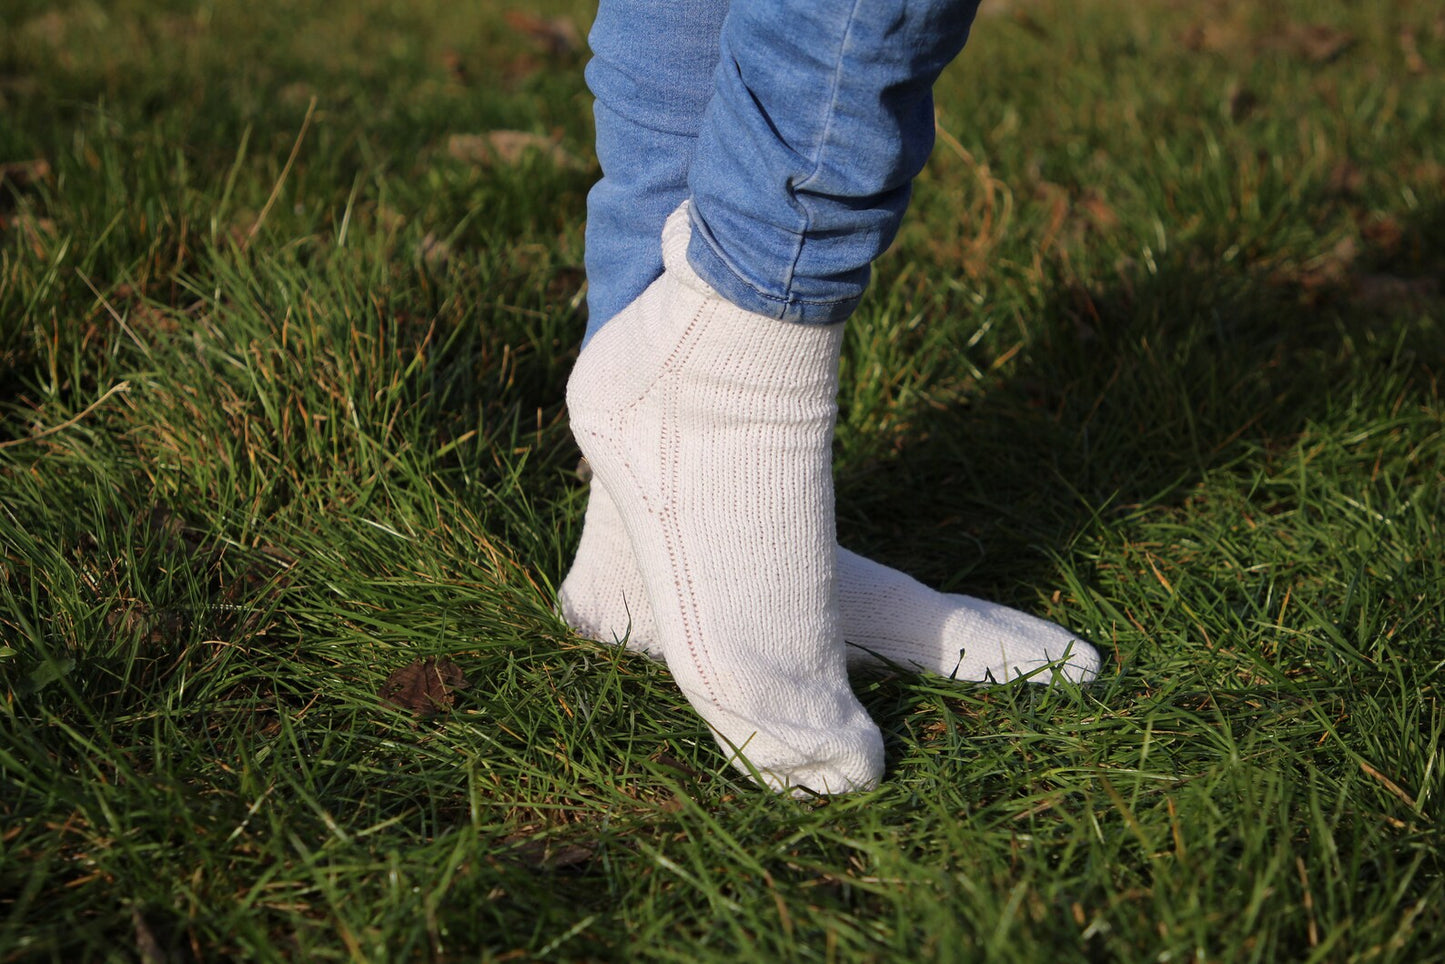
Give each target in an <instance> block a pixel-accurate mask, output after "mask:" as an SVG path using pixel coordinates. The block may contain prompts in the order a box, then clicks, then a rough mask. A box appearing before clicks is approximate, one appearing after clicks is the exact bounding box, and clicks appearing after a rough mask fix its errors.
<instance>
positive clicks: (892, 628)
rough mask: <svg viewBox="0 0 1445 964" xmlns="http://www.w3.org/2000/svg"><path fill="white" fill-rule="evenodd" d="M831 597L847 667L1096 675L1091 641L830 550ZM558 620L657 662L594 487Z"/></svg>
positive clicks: (623, 546)
mask: <svg viewBox="0 0 1445 964" xmlns="http://www.w3.org/2000/svg"><path fill="white" fill-rule="evenodd" d="M838 595H839V604H840V605H839V608H840V612H841V615H842V621H843V638H844V639H845V640H846V641H847V643H848V650H847V658H848V664H849V665H850V666H853V667H856V668H883V667H887V666H900V667H902V668H904V669H912V670H919V671H922V672H928V673H937V674H939V675H941V676H950V677H952V678H954V679H958V680H964V681H969V682H998V683H1003V682H1006V681H1008V680H1011V679H1013V678H1014V677H1016V676H1027V677H1028V679H1029V680H1030V681H1031V682H1035V683H1049V682H1052V681H1053V679H1054V674H1053V672H1052V670H1053V669H1054V668H1057V669H1058V671H1059V674H1060V675H1061V676H1063V677H1064V678H1065V679H1068V680H1072V681H1073V682H1076V683H1087V682H1088V681H1089V680H1091V679H1093V678H1094V677H1095V676H1097V675H1098V672H1099V654H1098V652H1097V651H1095V649H1094V647H1092V646H1090V645H1089V644H1088V643H1085V642H1083V641H1082V640H1080V639H1078V638H1077V637H1075V636H1074V635H1073V634H1071V633H1070V632H1069V631H1068V630H1066V629H1064V628H1063V627H1062V626H1057V625H1055V624H1054V623H1051V622H1047V621H1045V620H1042V619H1039V618H1037V617H1035V616H1030V615H1028V614H1027V613H1022V612H1019V611H1018V610H1016V609H1009V608H1008V607H1007V606H1000V605H998V604H997V603H991V602H986V601H984V600H982V599H975V598H974V597H972V596H962V595H954V594H950V593H941V592H936V591H935V590H932V589H929V588H928V587H927V586H925V585H923V584H922V583H920V582H918V581H917V580H916V579H914V578H912V577H911V576H908V575H905V574H904V573H901V572H899V571H898V570H896V569H890V568H888V567H887V566H884V565H880V564H879V563H876V562H874V561H872V560H871V559H866V558H864V557H863V556H860V555H857V554H856V553H852V552H849V551H848V550H847V549H843V548H841V547H840V548H839V549H838ZM557 597H558V601H559V603H560V607H561V610H562V615H563V618H565V619H566V620H567V623H568V625H570V626H571V627H572V628H573V629H575V630H576V631H577V632H578V633H580V634H582V635H583V636H586V637H587V638H588V639H595V640H597V641H599V642H604V643H613V642H620V643H622V644H624V645H626V646H627V648H628V649H630V650H633V651H634V652H639V653H645V654H647V655H649V656H652V657H654V658H656V659H661V658H662V653H661V651H660V650H659V649H658V648H657V629H656V626H655V624H654V622H653V619H652V611H651V609H650V608H649V607H648V604H647V596H646V593H645V592H644V591H643V588H642V577H641V575H640V574H639V573H638V571H637V564H636V562H635V561H634V560H633V559H632V556H631V551H630V548H629V547H628V545H627V539H626V536H625V534H624V532H623V528H622V519H621V517H620V516H618V514H617V508H616V506H614V505H613V504H612V500H611V498H610V497H609V496H608V495H607V492H606V491H605V490H603V489H601V488H598V487H596V486H594V487H593V488H592V491H591V493H590V494H589V496H588V502H587V518H586V521H585V523H584V525H583V527H582V539H581V541H580V542H579V544H578V546H577V556H576V558H575V559H574V560H573V563H572V568H571V570H570V571H569V572H568V573H567V578H566V579H565V580H564V581H563V583H562V587H561V589H560V590H558V593H557Z"/></svg>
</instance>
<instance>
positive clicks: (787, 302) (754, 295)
mask: <svg viewBox="0 0 1445 964" xmlns="http://www.w3.org/2000/svg"><path fill="white" fill-rule="evenodd" d="M692 228H693V230H692V238H691V240H690V241H689V242H688V246H687V262H688V264H689V265H691V266H692V270H693V271H695V272H697V276H698V277H699V278H701V279H702V280H703V281H705V282H707V283H708V284H709V285H710V286H711V287H712V289H713V290H714V291H716V292H717V293H718V294H719V295H721V296H722V297H723V298H724V299H726V300H727V301H729V302H731V303H732V304H734V305H737V306H738V307H739V308H741V309H743V310H744V311H750V312H752V313H753V314H756V315H762V316H763V317H765V318H773V319H776V320H778V321H786V322H791V323H793V324H799V325H834V324H837V323H838V322H840V321H846V320H847V319H848V317H849V316H850V315H852V314H853V311H854V310H855V309H856V308H857V307H858V302H859V301H860V300H861V295H859V296H854V297H850V298H845V299H842V300H839V301H805V300H802V299H800V298H795V297H791V296H785V297H778V296H777V295H771V294H768V293H767V292H765V291H760V290H759V289H758V288H757V287H755V286H754V285H753V284H751V283H750V282H749V281H747V279H745V278H743V277H742V276H741V275H739V274H738V273H737V272H736V271H735V270H733V267H732V265H731V264H729V263H728V261H727V259H726V258H725V257H723V254H722V252H721V251H719V250H718V249H717V247H716V245H715V244H714V243H713V242H712V240H711V239H710V238H709V237H708V232H707V227H706V226H705V225H701V224H699V223H698V220H697V218H695V217H694V218H693V220H692Z"/></svg>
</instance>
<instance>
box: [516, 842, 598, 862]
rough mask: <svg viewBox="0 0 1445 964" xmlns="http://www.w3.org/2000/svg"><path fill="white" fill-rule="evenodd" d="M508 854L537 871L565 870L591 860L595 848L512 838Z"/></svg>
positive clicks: (587, 845) (586, 845)
mask: <svg viewBox="0 0 1445 964" xmlns="http://www.w3.org/2000/svg"><path fill="white" fill-rule="evenodd" d="M509 842H510V843H511V844H512V847H511V849H510V851H508V853H509V854H510V855H511V856H512V857H515V858H517V859H519V860H521V861H522V863H524V864H527V865H528V866H530V867H534V868H536V869H538V870H566V869H567V868H569V867H576V866H577V865H579V864H584V863H586V862H587V861H589V860H591V859H592V857H593V856H594V855H595V854H596V853H597V848H596V847H595V846H591V845H589V844H577V843H559V842H555V841H550V840H538V839H536V838H531V839H525V838H516V837H514V838H512V839H511V840H510V841H509Z"/></svg>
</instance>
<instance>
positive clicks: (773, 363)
mask: <svg viewBox="0 0 1445 964" xmlns="http://www.w3.org/2000/svg"><path fill="white" fill-rule="evenodd" d="M688 235H689V227H688V219H687V205H686V204H684V205H683V206H682V207H681V208H679V209H678V211H677V212H675V213H674V214H673V215H672V217H671V218H669V219H668V222H667V226H666V228H665V229H664V231H663V262H664V265H665V271H664V273H663V275H662V277H660V278H659V279H658V280H657V281H655V282H654V283H653V284H652V286H651V287H649V288H648V289H647V291H646V292H644V293H643V295H642V296H641V297H640V298H639V299H638V300H637V301H635V302H633V304H631V305H630V306H629V307H628V308H626V309H625V310H624V311H623V312H622V313H621V314H619V315H618V316H617V317H615V318H613V319H612V320H610V321H609V322H608V323H607V325H606V326H605V327H604V328H603V329H602V330H601V331H600V332H599V333H598V334H597V335H596V336H595V337H594V338H593V339H592V341H591V342H589V343H588V345H587V348H586V350H585V351H584V352H583V353H582V356H581V358H580V359H579V360H578V362H577V367H576V368H575V369H574V370H573V373H572V377H571V379H570V381H569V382H568V386H567V405H568V408H569V410H570V412H571V418H572V430H573V433H574V434H575V436H576V438H577V443H578V445H579V446H580V447H581V449H582V451H583V453H584V454H585V455H586V456H587V459H588V462H589V463H590V464H591V466H592V471H593V483H592V484H593V486H594V487H600V489H602V490H605V491H606V492H607V494H608V496H609V497H610V499H611V501H612V503H613V504H614V505H615V507H616V510H617V518H618V520H619V521H620V522H621V526H622V529H623V530H624V531H625V533H626V536H627V538H626V540H625V541H626V544H627V545H629V546H630V547H631V550H632V555H631V558H632V559H633V560H635V562H636V566H637V571H638V573H639V575H640V580H634V581H640V583H641V585H642V586H643V587H644V588H645V593H644V594H643V595H645V597H646V599H647V602H648V604H649V606H650V610H651V620H652V626H653V630H652V642H651V644H650V645H651V647H652V648H653V651H654V652H657V653H660V655H661V656H662V658H664V659H665V660H666V661H667V665H668V669H669V670H670V671H671V672H672V675H673V678H674V679H675V680H676V681H677V684H678V686H679V687H680V688H681V689H682V691H683V693H684V694H685V695H686V696H687V698H688V701H689V702H690V703H691V704H692V706H693V708H694V709H696V710H697V711H698V713H699V714H700V715H701V716H702V718H703V719H704V720H705V721H706V722H707V723H708V725H709V726H710V727H711V728H712V730H713V732H714V734H715V735H716V736H717V738H718V742H719V743H720V744H721V745H722V747H723V749H724V751H725V752H727V753H728V755H729V757H730V758H731V759H732V761H733V762H734V763H735V764H737V765H738V766H739V767H741V768H742V769H744V770H746V771H749V772H753V773H756V775H757V777H758V778H759V779H760V780H761V781H763V782H764V783H766V784H767V785H769V786H771V787H773V788H775V789H779V790H783V789H797V788H807V789H808V790H811V791H814V792H818V793H840V792H847V791H850V790H857V789H864V788H868V787H871V786H873V785H874V784H876V782H877V781H878V778H879V777H880V776H881V774H882V769H883V744H882V737H881V735H880V733H879V732H878V728H877V726H875V725H874V723H873V721H872V720H870V719H869V718H868V715H867V713H866V712H865V711H864V709H863V707H862V705H861V704H860V703H859V702H858V700H857V697H855V696H854V694H853V691H852V690H851V689H850V687H849V684H848V676H847V667H846V661H845V656H844V646H843V641H842V636H841V628H840V625H839V610H838V596H837V585H836V569H837V549H836V543H835V539H834V528H833V480H832V472H831V465H830V459H831V443H832V436H833V424H834V420H835V417H836V413H837V387H838V354H839V349H840V346H841V341H842V326H841V325H829V326H808V325H798V324H791V323H787V322H781V321H775V320H773V319H769V318H765V317H763V316H760V315H755V314H752V313H750V312H747V311H744V310H743V309H741V308H738V307H736V306H735V305H733V304H731V303H730V302H728V301H726V300H724V299H723V298H722V297H720V296H719V295H718V294H717V293H716V292H715V291H713V290H712V288H710V287H709V286H708V285H707V284H706V283H705V282H704V281H702V280H701V279H700V278H698V277H697V275H696V273H694V272H693V270H692V268H691V267H690V266H689V265H688V263H687V256H686V250H687V241H688ZM594 491H597V488H594ZM599 534H600V533H599ZM613 541H614V542H615V541H616V540H615V536H614V537H613ZM629 578H632V577H629ZM577 585H578V584H577V583H574V584H573V586H574V587H576V586H577ZM634 591H635V590H634ZM569 596H570V594H569ZM565 605H566V604H565V603H564V608H565ZM625 608H626V603H625V602H624V610H625Z"/></svg>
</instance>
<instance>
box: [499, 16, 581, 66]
mask: <svg viewBox="0 0 1445 964" xmlns="http://www.w3.org/2000/svg"><path fill="white" fill-rule="evenodd" d="M504 16H505V17H506V19H507V26H509V27H511V28H512V29H513V30H515V31H517V32H518V33H520V34H522V35H523V36H525V37H527V38H528V39H530V40H531V41H532V42H533V43H535V44H537V46H539V47H541V48H542V49H543V50H544V51H546V52H547V54H549V55H550V56H553V57H570V56H573V55H574V54H577V53H580V52H581V50H582V33H581V31H579V30H578V29H577V25H576V24H575V23H573V22H572V20H571V19H570V18H568V17H539V16H538V15H537V14H535V13H529V12H528V11H526V10H508V11H507V12H506V14H505V15H504Z"/></svg>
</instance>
